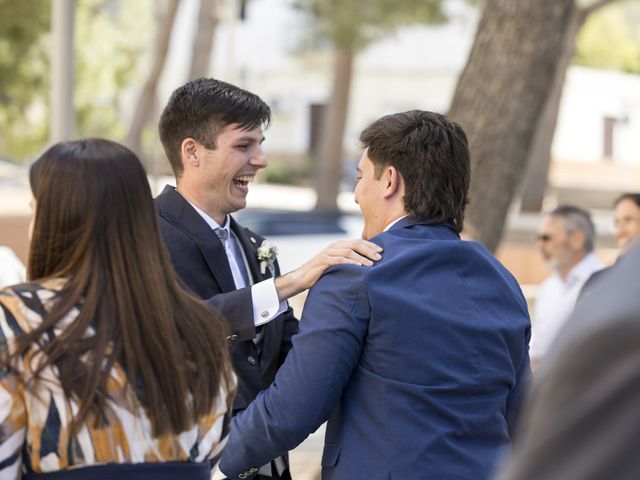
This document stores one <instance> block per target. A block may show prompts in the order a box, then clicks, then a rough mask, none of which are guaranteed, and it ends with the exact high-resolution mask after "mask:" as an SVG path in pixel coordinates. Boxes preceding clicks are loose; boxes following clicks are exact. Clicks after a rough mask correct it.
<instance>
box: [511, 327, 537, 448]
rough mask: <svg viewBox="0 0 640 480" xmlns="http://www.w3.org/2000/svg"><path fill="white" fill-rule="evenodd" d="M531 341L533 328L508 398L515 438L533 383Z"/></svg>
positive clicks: (512, 431) (527, 338)
mask: <svg viewBox="0 0 640 480" xmlns="http://www.w3.org/2000/svg"><path fill="white" fill-rule="evenodd" d="M530 340H531V328H529V329H527V334H526V337H525V339H524V354H523V355H522V359H521V360H520V364H519V365H518V366H517V369H516V379H515V385H514V386H513V388H512V389H511V391H510V392H509V396H508V397H507V408H506V419H507V425H508V427H509V435H510V436H511V437H512V438H513V435H514V432H515V429H516V423H517V420H518V418H519V417H520V414H521V410H522V403H523V401H524V398H525V395H526V393H527V391H528V389H529V386H530V382H531V365H530V361H529V348H528V346H529V341H530Z"/></svg>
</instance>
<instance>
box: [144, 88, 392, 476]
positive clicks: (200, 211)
mask: <svg viewBox="0 0 640 480" xmlns="http://www.w3.org/2000/svg"><path fill="white" fill-rule="evenodd" d="M270 116H271V112H270V109H269V107H268V106H267V105H266V104H265V103H264V102H263V101H262V100H261V99H260V98H259V97H258V96H256V95H254V94H253V93H251V92H248V91H246V90H243V89H240V88H238V87H235V86H234V85H230V84H228V83H225V82H221V81H218V80H214V79H207V78H201V79H198V80H194V81H192V82H188V83H187V84H185V85H183V86H182V87H180V88H178V89H177V90H176V91H175V92H173V94H172V95H171V98H170V99H169V101H168V103H167V105H166V107H165V108H164V110H163V112H162V116H161V118H160V125H159V130H160V139H161V141H162V144H163V146H164V149H165V152H166V154H167V157H168V159H169V162H170V163H171V167H172V169H173V172H174V174H175V176H176V184H177V187H176V188H173V187H170V186H167V187H165V189H164V191H163V192H162V193H161V194H160V195H159V196H158V197H157V198H156V206H157V209H158V221H159V226H160V231H161V234H162V237H163V239H164V241H165V244H166V246H167V249H168V250H169V254H170V255H171V259H172V261H173V264H174V267H175V269H176V271H177V273H178V275H179V276H180V278H181V279H182V281H183V282H184V284H185V285H186V286H187V287H188V288H189V289H190V290H192V291H193V292H194V293H195V294H196V295H198V296H199V297H200V298H202V299H204V300H205V301H207V303H209V305H211V306H212V307H213V308H215V309H216V310H218V311H219V312H220V313H222V314H223V315H224V316H225V318H226V319H227V321H228V323H229V327H230V328H229V330H230V332H229V337H228V338H229V342H230V344H231V357H232V361H233V365H234V368H235V371H236V374H237V376H238V393H237V395H236V398H235V400H234V405H233V408H234V413H237V412H238V411H240V410H243V409H244V408H245V407H246V406H247V405H248V404H249V403H250V402H251V401H252V400H253V399H254V398H255V397H256V395H257V394H258V393H259V392H260V391H261V390H263V389H264V388H266V387H267V386H269V384H271V382H273V379H274V378H275V373H276V371H277V369H278V368H279V367H280V365H281V364H282V363H283V362H284V359H285V357H286V355H287V353H288V351H289V349H290V348H291V336H292V335H293V334H294V333H295V332H296V331H297V329H298V321H297V319H296V318H295V317H294V315H293V311H292V309H291V308H290V307H289V306H288V304H287V302H286V299H287V298H290V297H291V296H293V295H296V294H297V293H300V292H301V291H303V290H306V289H307V288H310V287H311V286H312V285H313V284H314V283H315V282H316V281H317V280H318V278H319V277H320V275H321V274H322V273H323V272H324V271H325V269H327V268H328V267H329V266H331V265H334V264H338V263H352V264H357V265H371V264H372V263H373V262H372V261H371V260H370V259H374V260H377V259H379V258H380V255H379V252H380V251H381V249H380V248H379V247H377V246H376V245H375V244H372V243H370V242H366V241H365V240H362V239H360V240H354V241H350V242H336V243H335V244H332V245H330V246H329V247H327V249H325V250H324V251H323V252H321V253H320V254H319V255H317V256H315V257H313V258H312V259H311V260H309V261H308V262H307V263H305V264H304V265H302V266H301V267H300V268H298V269H296V270H294V271H292V272H289V273H287V274H286V275H282V276H281V275H280V270H279V266H278V262H277V260H276V256H275V253H276V252H275V250H274V248H273V247H271V246H270V245H269V244H268V242H266V241H265V239H264V238H262V237H260V236H259V235H257V234H255V233H253V232H251V231H250V230H248V229H247V228H245V227H243V226H242V225H240V224H239V223H238V222H236V221H235V219H234V218H233V217H232V216H231V214H232V213H234V212H236V211H238V210H241V209H243V208H245V206H246V196H247V193H248V191H249V186H248V185H249V183H250V182H251V181H252V180H253V179H254V177H255V174H256V173H257V172H258V171H259V170H260V169H262V168H265V167H266V166H267V159H266V156H265V154H264V152H263V151H262V142H263V140H264V135H263V129H264V128H265V127H266V126H267V125H268V124H269V121H270ZM367 257H369V258H367ZM202 373H203V374H204V375H206V373H207V372H202ZM256 441H259V440H258V439H256ZM256 471H257V472H258V476H257V477H256V478H262V477H268V478H272V479H290V478H291V477H290V474H289V470H288V467H287V461H286V456H285V457H278V458H277V459H275V460H273V461H272V462H270V463H268V464H266V465H263V466H262V467H261V468H259V469H256Z"/></svg>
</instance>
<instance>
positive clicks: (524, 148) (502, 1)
mask: <svg viewBox="0 0 640 480" xmlns="http://www.w3.org/2000/svg"><path fill="white" fill-rule="evenodd" d="M573 8H574V2H573V0H487V1H486V6H485V8H484V11H483V14H482V18H481V19H480V24H479V26H478V31H477V33H476V38H475V41H474V45H473V48H472V50H471V53H470V55H469V59H468V61H467V65H466V67H465V69H464V71H463V72H462V75H461V76H460V79H459V81H458V85H457V87H456V91H455V94H454V97H453V101H452V104H451V110H450V112H449V116H450V118H451V119H452V120H455V121H457V122H459V123H460V124H461V125H462V126H463V128H464V129H465V131H466V132H467V135H468V137H469V143H470V147H471V160H472V161H471V166H472V177H471V187H470V204H469V207H468V209H467V221H468V222H469V223H470V225H471V227H472V228H473V230H474V231H475V232H476V233H477V239H478V240H479V241H481V242H482V243H484V244H485V245H486V246H487V248H489V249H490V250H492V251H495V249H496V248H497V246H498V244H499V243H500V240H501V238H502V233H503V230H504V223H505V219H506V217H507V213H508V209H509V205H510V204H511V201H512V199H513V196H514V193H515V191H516V189H517V187H518V186H519V184H520V179H521V177H522V172H523V171H524V169H525V168H526V162H527V159H528V152H529V147H530V145H531V142H532V140H533V136H534V133H535V126H536V125H537V122H538V118H539V117H540V115H541V114H542V110H543V106H544V104H545V101H546V99H547V94H548V91H549V90H550V89H551V86H552V84H553V80H554V75H555V71H556V67H557V64H558V60H557V58H558V52H560V51H561V50H562V47H563V42H564V38H565V31H566V29H567V26H568V25H569V22H570V20H571V16H572V11H573Z"/></svg>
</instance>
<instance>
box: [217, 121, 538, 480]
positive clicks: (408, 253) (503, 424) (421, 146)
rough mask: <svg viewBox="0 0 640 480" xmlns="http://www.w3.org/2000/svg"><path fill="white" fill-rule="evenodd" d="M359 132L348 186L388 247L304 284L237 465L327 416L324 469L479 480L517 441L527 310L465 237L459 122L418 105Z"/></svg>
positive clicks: (227, 455) (235, 448)
mask: <svg viewBox="0 0 640 480" xmlns="http://www.w3.org/2000/svg"><path fill="white" fill-rule="evenodd" d="M361 140H362V143H363V145H364V147H365V151H364V153H363V155H362V159H361V160H360V163H359V165H358V174H359V181H358V185H357V186H356V190H355V199H356V202H357V203H358V204H359V206H360V209H361V210H362V214H363V216H364V221H365V226H364V231H363V237H364V238H367V239H371V240H372V241H373V242H375V243H376V244H378V245H380V246H381V247H383V248H384V252H385V253H384V258H383V259H382V260H380V261H379V262H377V263H375V265H373V266H371V267H362V266H355V265H339V266H334V267H331V268H330V269H328V270H327V272H326V273H325V274H324V276H323V277H322V278H321V279H320V280H319V281H318V283H316V285H315V286H314V287H313V288H312V289H311V291H310V292H309V296H308V298H307V301H306V303H305V309H304V313H303V317H302V320H301V321H300V332H299V333H298V334H297V335H296V336H295V337H294V338H293V348H292V349H291V351H290V352H289V355H288V356H287V359H286V360H285V363H284V365H283V366H282V367H281V368H280V370H279V371H278V373H277V375H276V379H275V382H274V383H273V384H272V385H271V386H270V387H269V389H267V390H265V391H264V392H262V393H260V394H259V395H258V397H257V399H256V400H255V401H254V402H253V403H252V404H251V405H249V407H248V408H247V409H246V410H244V411H243V412H242V413H240V414H239V415H238V416H236V417H235V418H234V420H233V424H232V428H231V433H230V436H229V443H228V444H227V446H226V448H225V450H224V453H223V456H222V459H221V461H220V470H221V471H222V472H223V473H224V474H226V475H228V476H229V478H234V479H235V478H241V479H243V478H250V477H251V475H252V474H253V472H255V470H256V468H257V467H256V465H255V462H257V463H258V464H260V462H261V461H263V460H265V459H268V458H271V457H273V456H275V455H279V454H281V453H283V452H286V451H287V450H289V449H291V448H293V447H295V446H296V445H298V444H299V443H300V442H301V441H302V440H304V439H305V438H306V436H307V435H309V433H311V432H313V431H314V430H315V429H317V428H318V427H319V426H320V425H321V424H322V423H323V422H324V421H325V420H327V419H328V423H327V431H326V437H325V447H324V453H323V457H322V478H323V479H334V480H338V479H341V480H352V479H356V478H363V479H365V478H366V479H368V480H375V479H380V480H382V479H389V478H407V479H421V480H429V479H433V480H442V479H447V480H469V479H474V480H482V479H486V478H487V477H488V476H489V475H490V472H491V470H492V469H493V466H494V464H495V462H496V459H497V457H498V456H499V454H500V451H501V450H502V449H503V448H504V447H505V446H508V445H509V444H510V435H511V431H512V428H513V423H514V418H515V416H516V414H517V412H518V409H519V406H520V400H521V397H522V391H523V385H524V379H525V378H526V376H527V375H528V372H529V356H528V343H529V336H530V324H529V316H528V313H527V306H526V302H525V300H524V297H523V296H522V292H521V291H520V288H519V286H518V284H517V282H516V281H515V279H514V278H513V276H512V275H511V274H510V273H509V272H508V271H507V270H506V269H505V268H504V267H503V266H502V265H501V264H500V263H499V262H498V261H497V260H496V259H495V257H494V256H493V255H492V254H491V253H490V252H488V251H487V250H486V249H485V248H484V247H483V246H482V245H480V244H478V243H475V242H468V241H462V240H460V237H459V232H460V231H461V230H462V226H463V217H464V210H465V207H466V204H467V191H468V188H469V176H470V171H469V148H468V144H467V138H466V135H465V133H464V131H463V130H462V128H461V127H460V126H459V125H457V124H456V123H454V122H451V121H449V120H448V119H447V118H446V117H445V116H443V115H439V114H435V113H431V112H423V111H410V112H405V113H399V114H395V115H388V116H386V117H382V118H381V119H379V120H377V121H376V122H374V123H373V124H372V125H371V126H369V127H368V128H367V129H365V131H364V132H363V133H362V135H361Z"/></svg>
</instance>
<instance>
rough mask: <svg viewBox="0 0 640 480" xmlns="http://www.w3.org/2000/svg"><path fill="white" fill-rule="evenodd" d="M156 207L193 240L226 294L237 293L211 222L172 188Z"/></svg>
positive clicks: (224, 253) (222, 247)
mask: <svg viewBox="0 0 640 480" xmlns="http://www.w3.org/2000/svg"><path fill="white" fill-rule="evenodd" d="M156 204H157V206H158V213H159V214H160V215H161V216H163V217H164V218H165V219H166V220H167V221H168V222H170V223H172V224H173V225H175V226H176V227H177V228H179V229H181V230H182V231H184V232H185V233H186V234H187V235H189V236H190V237H191V238H192V239H193V241H194V242H195V243H196V245H197V246H198V248H199V249H200V252H201V253H202V256H203V257H204V259H205V261H206V262H207V265H208V266H209V269H210V270H211V274H212V275H213V278H214V279H215V280H216V282H218V285H219V286H220V289H221V290H222V291H223V292H232V291H234V290H235V289H236V284H235V282H234V281H233V275H232V274H231V269H230V268H229V261H228V260H227V252H226V251H225V249H224V246H223V245H222V242H220V239H219V238H218V237H217V236H216V234H215V233H213V231H212V230H211V227H209V225H207V222H205V221H204V219H203V218H202V217H201V216H200V215H199V214H198V212H196V211H195V210H194V209H193V207H192V206H191V205H190V204H189V202H187V201H186V200H185V199H184V197H183V196H182V195H180V194H179V193H178V192H177V191H176V190H175V188H173V187H171V186H168V185H167V186H166V187H165V188H164V190H163V191H162V193H161V194H160V195H159V196H158V198H157V199H156Z"/></svg>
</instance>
